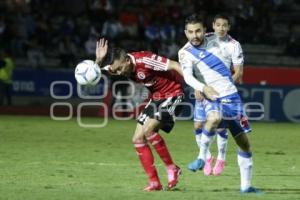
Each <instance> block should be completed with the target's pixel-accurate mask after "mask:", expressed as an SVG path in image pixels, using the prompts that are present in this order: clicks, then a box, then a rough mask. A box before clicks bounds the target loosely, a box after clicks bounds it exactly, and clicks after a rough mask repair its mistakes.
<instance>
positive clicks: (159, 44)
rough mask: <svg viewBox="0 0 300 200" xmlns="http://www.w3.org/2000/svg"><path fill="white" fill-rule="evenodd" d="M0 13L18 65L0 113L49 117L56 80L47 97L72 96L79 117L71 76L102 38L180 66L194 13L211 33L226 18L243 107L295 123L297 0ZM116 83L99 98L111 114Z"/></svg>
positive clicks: (298, 114)
mask: <svg viewBox="0 0 300 200" xmlns="http://www.w3.org/2000/svg"><path fill="white" fill-rule="evenodd" d="M0 10H1V14H0V31H1V32H0V43H1V49H3V50H5V52H6V54H8V55H9V56H11V58H12V59H13V61H14V62H15V64H16V68H15V70H14V75H13V87H12V89H13V94H12V102H13V106H8V107H7V106H5V107H2V109H1V110H0V112H1V113H16V114H25V113H26V114H30V113H31V114H38V113H40V114H46V115H47V114H49V112H50V111H49V110H50V109H49V108H50V106H51V104H53V103H54V102H57V101H62V100H58V99H56V98H53V95H52V96H51V91H50V89H51V83H52V84H53V81H65V82H66V81H67V82H68V83H65V82H64V83H60V84H55V85H53V86H54V87H53V89H54V91H53V92H52V94H54V95H57V96H59V95H64V94H69V92H71V97H70V98H68V99H67V100H63V101H64V102H65V101H68V102H70V103H71V104H72V107H73V106H74V107H75V108H74V110H76V106H77V105H78V104H79V103H80V102H83V101H86V99H84V100H82V99H81V98H78V95H77V92H76V82H75V80H74V77H73V74H72V73H73V69H74V67H75V66H76V63H78V62H79V61H80V60H83V59H89V58H90V59H94V50H95V41H96V39H97V38H100V37H106V38H107V39H109V41H110V45H111V46H121V47H124V48H126V49H127V50H128V51H138V50H151V51H154V52H156V53H158V54H160V55H164V56H167V57H169V58H172V59H177V51H178V49H179V48H180V46H182V45H183V44H184V43H185V42H186V40H185V36H184V34H183V24H184V18H185V17H186V16H187V15H188V14H189V13H192V12H195V11H197V12H199V13H201V14H202V15H203V16H205V17H206V18H207V25H208V27H211V20H212V17H213V16H214V15H215V14H216V13H219V12H224V13H228V14H230V16H231V21H232V28H231V31H230V34H231V35H232V36H233V37H234V38H236V39H237V40H238V41H240V42H241V44H242V47H243V50H244V54H245V73H244V74H245V75H244V82H243V84H242V85H240V86H239V88H240V90H241V91H244V93H243V94H242V97H243V98H244V101H245V102H260V103H262V104H263V105H264V107H265V109H266V112H265V116H264V118H263V120H265V121H292V122H299V121H300V108H299V106H295V105H297V102H298V101H299V100H300V90H299V89H297V88H298V86H299V85H300V79H299V78H298V77H299V76H300V69H299V66H300V57H299V52H300V42H299V41H300V23H299V10H300V4H299V1H296V0H288V1H280V0H265V1H254V0H253V1H250V0H246V1H233V0H226V1H220V0H213V1H193V0H184V1H173V0H167V1H163V2H160V3H159V2H158V1H148V0H143V1H134V0H133V1H125V0H124V1H116V0H85V1H82V0H74V1H70V0H63V1H56V0H49V1H39V0H27V1H26V0H7V1H4V0H3V1H1V3H0ZM209 31H211V29H209ZM114 82H115V80H111V79H110V78H109V79H108V82H107V83H106V84H107V85H108V86H109V87H108V95H107V96H105V97H104V96H102V97H104V98H99V99H98V101H99V100H100V101H104V102H105V103H106V104H108V107H109V108H110V107H111V105H110V104H111V102H115V101H114V100H113V101H112V100H111V99H112V97H111V94H110V92H109V91H111V88H112V83H114ZM66 84H68V85H66ZM69 84H71V85H72V88H73V90H72V88H69ZM121 87H122V85H121ZM104 88H105V87H104V86H103V85H102V86H101V85H99V86H98V88H96V89H93V90H92V91H91V93H92V95H99V94H100V93H103V91H101V90H102V89H104ZM69 90H72V91H69ZM95 92H96V93H95ZM129 93H130V92H129ZM136 98H138V97H136ZM136 98H135V99H136ZM91 101H92V102H94V101H96V100H91ZM137 101H138V102H140V100H137ZM121 102H126V100H122V101H121ZM129 104H132V102H129ZM33 108H34V109H33ZM55 108H56V111H55V112H54V113H56V115H69V114H70V113H69V111H68V110H69V107H68V106H67V107H66V106H64V105H62V106H59V108H58V107H55ZM64 113H65V114H64ZM98 114H99V113H98ZM100 115H101V111H100Z"/></svg>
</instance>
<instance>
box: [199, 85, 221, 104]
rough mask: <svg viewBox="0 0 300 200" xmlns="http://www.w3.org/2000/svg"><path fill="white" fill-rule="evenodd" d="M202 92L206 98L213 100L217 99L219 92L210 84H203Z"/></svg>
mask: <svg viewBox="0 0 300 200" xmlns="http://www.w3.org/2000/svg"><path fill="white" fill-rule="evenodd" d="M203 93H204V95H205V96H206V98H208V99H210V100H212V101H214V100H216V99H217V97H218V96H219V93H218V92H216V90H215V89H214V88H212V87H210V86H207V85H206V86H204V88H203Z"/></svg>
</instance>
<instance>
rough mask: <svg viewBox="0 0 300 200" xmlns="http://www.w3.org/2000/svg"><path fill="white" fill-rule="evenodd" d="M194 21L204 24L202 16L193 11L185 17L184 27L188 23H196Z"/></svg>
mask: <svg viewBox="0 0 300 200" xmlns="http://www.w3.org/2000/svg"><path fill="white" fill-rule="evenodd" d="M196 23H200V24H202V25H203V26H205V23H204V20H203V18H202V16H201V15H199V14H196V13H194V14H192V15H190V16H188V17H187V18H186V19H185V27H186V25H188V24H196Z"/></svg>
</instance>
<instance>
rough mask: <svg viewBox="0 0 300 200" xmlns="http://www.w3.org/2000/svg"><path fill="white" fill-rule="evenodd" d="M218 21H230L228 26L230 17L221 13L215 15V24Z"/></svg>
mask: <svg viewBox="0 0 300 200" xmlns="http://www.w3.org/2000/svg"><path fill="white" fill-rule="evenodd" d="M217 19H225V20H227V21H228V24H230V19H229V16H228V15H226V14H224V13H220V14H217V15H215V17H214V20H213V22H214V23H215V22H216V20H217Z"/></svg>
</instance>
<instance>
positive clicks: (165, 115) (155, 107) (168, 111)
mask: <svg viewBox="0 0 300 200" xmlns="http://www.w3.org/2000/svg"><path fill="white" fill-rule="evenodd" d="M182 101H183V96H182V95H180V96H176V97H169V98H167V99H161V100H157V101H155V100H153V99H150V101H149V102H148V104H147V105H146V107H145V109H144V110H143V112H142V113H141V114H140V115H139V117H138V119H137V121H138V123H140V124H141V125H144V124H145V122H146V121H147V120H148V119H149V118H151V119H156V120H158V121H160V122H161V126H160V129H161V130H163V131H165V132H166V133H169V132H170V131H171V130H172V129H173V127H174V116H177V115H179V114H180V112H181V110H182V106H180V105H179V104H180V103H181V102H182Z"/></svg>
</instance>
